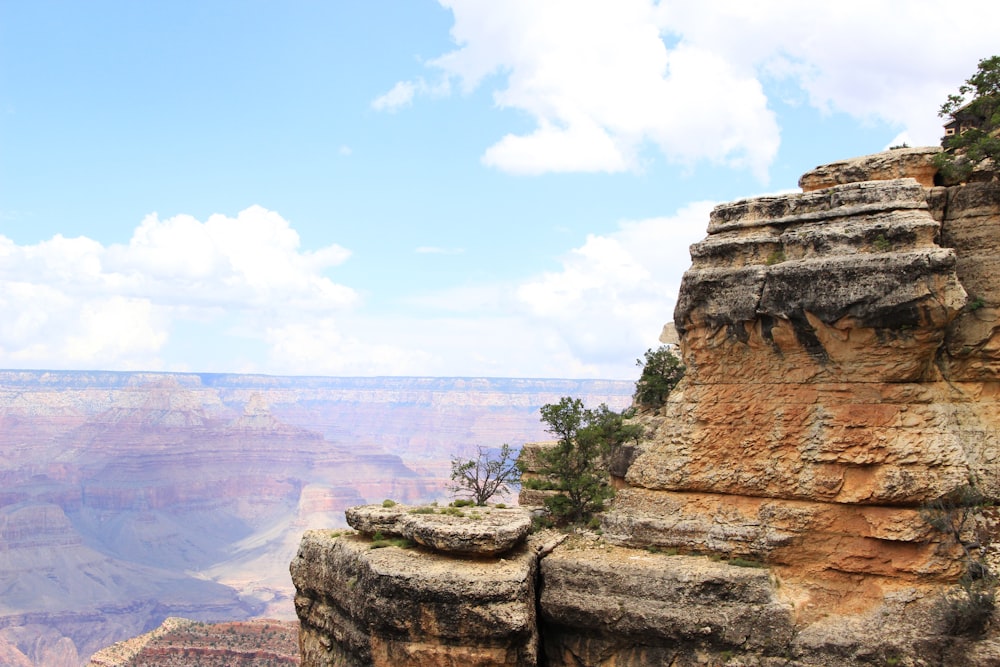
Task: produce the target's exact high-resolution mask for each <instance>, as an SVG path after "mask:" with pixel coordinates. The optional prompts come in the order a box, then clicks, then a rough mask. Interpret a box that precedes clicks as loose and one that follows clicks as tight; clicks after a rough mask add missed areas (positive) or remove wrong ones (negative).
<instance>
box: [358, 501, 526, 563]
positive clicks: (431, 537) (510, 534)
mask: <svg viewBox="0 0 1000 667" xmlns="http://www.w3.org/2000/svg"><path fill="white" fill-rule="evenodd" d="M344 514H345V516H346V517H347V524H348V525H349V526H350V527H351V528H353V529H355V530H357V531H358V532H360V533H364V534H365V535H375V534H377V533H381V534H382V535H384V536H389V537H401V538H403V539H406V540H413V541H414V542H416V543H417V544H419V545H421V546H425V547H427V548H429V549H432V550H433V551H438V552H441V553H445V554H455V555H461V556H499V555H502V554H505V553H507V552H508V551H510V550H511V549H513V548H514V547H516V546H517V545H519V544H520V543H521V542H523V541H524V538H526V537H527V536H528V530H529V529H530V528H531V516H530V515H529V514H528V513H527V512H525V511H524V510H522V509H507V508H502V509H501V508H497V507H486V508H479V507H472V508H469V509H468V510H466V511H463V510H461V509H459V508H457V507H451V508H446V509H445V508H442V509H438V508H436V507H433V506H429V505H425V506H423V507H408V506H406V505H399V504H393V505H391V506H389V507H386V506H385V505H364V506H361V507H351V508H348V509H347V511H346V512H344Z"/></svg>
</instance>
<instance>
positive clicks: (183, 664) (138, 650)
mask: <svg viewBox="0 0 1000 667" xmlns="http://www.w3.org/2000/svg"><path fill="white" fill-rule="evenodd" d="M298 664H299V644H298V626H297V624H296V623H294V622H292V621H276V620H274V619H261V620H255V621H244V622H240V623H200V622H198V621H191V620H188V619H184V618H168V619H166V620H165V621H164V622H163V623H162V624H161V625H160V627H158V628H156V629H155V630H152V631H150V632H147V633H145V634H143V635H140V636H139V637H135V638H132V639H127V640H125V641H122V642H118V643H116V644H114V645H113V646H109V647H107V648H105V649H102V650H100V651H98V652H97V653H95V654H94V655H93V656H91V659H90V662H89V663H88V667H136V666H138V665H142V667H189V666H190V665H199V666H200V667H285V666H290V665H298Z"/></svg>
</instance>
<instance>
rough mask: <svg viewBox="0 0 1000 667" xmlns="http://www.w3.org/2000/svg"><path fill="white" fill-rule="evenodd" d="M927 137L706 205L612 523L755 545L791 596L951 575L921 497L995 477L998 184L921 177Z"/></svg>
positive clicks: (848, 599) (953, 569) (671, 542)
mask: <svg viewBox="0 0 1000 667" xmlns="http://www.w3.org/2000/svg"><path fill="white" fill-rule="evenodd" d="M932 155H933V153H932V152H930V151H923V150H913V151H905V152H903V153H899V154H898V155H893V154H892V153H889V154H882V155H879V156H869V157H868V158H861V159H858V160H854V161H848V162H845V163H843V164H839V163H838V164H834V165H830V166H828V167H826V168H819V169H817V170H816V171H815V172H811V174H807V175H806V176H805V177H803V188H804V189H807V190H810V191H807V192H804V193H801V194H788V195H779V196H771V197H759V198H754V199H747V200H740V201H736V202H733V203H730V204H725V205H722V206H719V207H717V208H716V209H715V210H714V211H713V213H712V216H711V219H710V221H709V228H708V232H709V235H708V237H707V238H706V239H705V240H703V241H702V242H700V243H698V244H695V245H694V246H692V248H691V256H692V266H691V268H690V269H689V270H688V271H687V273H686V274H685V276H684V280H683V283H682V286H681V291H680V295H679V298H678V302H677V307H676V310H675V313H674V325H675V326H676V328H677V331H678V333H679V335H680V344H681V352H682V355H683V359H684V362H685V364H686V366H687V368H688V371H687V375H686V377H685V379H684V381H683V382H682V384H681V385H680V386H679V387H678V389H677V390H676V391H675V392H674V393H673V394H672V395H671V397H670V399H669V402H668V404H667V405H666V406H665V408H664V409H663V410H662V411H661V414H660V415H658V416H657V417H656V418H655V419H653V420H652V423H653V425H654V428H653V430H652V433H651V434H650V437H649V438H648V439H647V440H646V441H645V442H643V443H642V444H641V446H640V453H639V455H638V456H637V457H636V458H635V460H634V462H633V463H632V465H631V466H630V467H629V468H628V470H627V472H625V474H624V480H625V486H626V488H624V489H622V490H621V491H620V492H619V496H618V499H617V501H616V506H615V510H614V511H613V512H611V513H610V514H609V516H608V517H607V518H606V520H605V529H606V531H607V533H608V536H609V538H610V539H612V540H614V541H616V542H618V543H622V544H629V545H633V546H646V545H657V546H660V547H674V548H680V549H683V550H690V551H713V552H717V553H723V554H730V555H734V556H746V557H752V558H758V559H763V560H764V561H766V562H768V563H770V564H772V565H775V566H778V569H779V572H780V573H781V574H782V576H784V577H785V578H786V580H788V581H792V582H796V581H797V582H798V585H800V586H801V589H800V590H799V591H798V592H797V593H796V594H797V595H799V596H800V607H801V608H802V609H805V608H807V607H808V606H809V604H813V605H815V604H817V603H818V602H819V601H821V602H822V605H823V606H824V607H825V608H826V609H827V610H829V609H833V608H837V607H838V605H844V606H846V607H850V608H856V607H858V606H859V604H861V603H860V602H859V598H864V597H867V598H869V599H870V600H872V601H876V600H880V599H882V596H883V594H884V593H885V591H887V590H892V589H895V588H898V587H900V586H904V585H924V584H927V583H929V582H932V581H953V580H954V579H955V578H956V577H957V576H958V575H959V574H961V571H962V566H961V564H960V563H959V562H958V559H957V552H956V549H957V545H956V544H955V543H954V540H951V541H949V540H948V539H946V536H942V535H941V534H939V533H937V532H936V531H934V530H931V529H930V527H929V526H928V524H927V522H926V521H925V520H924V519H922V517H921V515H920V507H921V506H922V505H924V504H925V503H927V502H928V501H932V500H934V499H938V498H941V497H943V496H947V495H949V494H953V493H955V492H957V490H960V489H962V488H965V487H967V486H968V485H970V484H972V485H974V486H975V487H977V488H978V489H979V490H980V491H982V492H984V493H985V494H986V495H987V496H989V497H992V498H997V497H1000V467H998V462H1000V459H998V455H1000V410H998V401H997V398H998V396H997V392H998V389H1000V384H998V377H1000V375H998V372H997V371H998V369H1000V366H998V364H1000V334H998V332H1000V321H998V317H997V312H998V311H997V304H998V302H1000V298H998V297H1000V291H998V290H1000V279H998V272H997V269H998V268H1000V267H998V266H997V263H998V250H1000V248H998V244H1000V184H998V183H997V182H996V181H993V182H992V183H975V184H970V185H967V186H956V187H951V188H934V187H930V186H932V183H933V178H932V174H931V177H928V175H927V173H926V172H927V168H929V160H930V158H931V157H932ZM886 176H889V177H890V179H889V180H876V179H879V178H885V177H886ZM897 176H903V177H902V178H897ZM909 176H917V178H919V181H918V180H917V179H916V178H911V177H909ZM869 179H871V180H869ZM854 180H860V182H852V181H854ZM852 578H853V579H852ZM848 580H850V581H853V582H854V584H852V585H848V584H847V583H845V582H846V581H848ZM860 581H865V582H867V583H866V584H865V585H864V586H860V588H859V585H858V582H860ZM866 587H867V588H866ZM861 590H865V591H867V592H864V593H861V592H858V591H861ZM861 606H863V604H861Z"/></svg>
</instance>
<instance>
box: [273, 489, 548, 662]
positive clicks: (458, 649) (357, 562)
mask: <svg viewBox="0 0 1000 667" xmlns="http://www.w3.org/2000/svg"><path fill="white" fill-rule="evenodd" d="M379 509H381V508H379ZM414 509H415V508H402V514H400V513H397V512H396V511H395V510H396V508H392V510H393V511H391V512H387V513H384V514H382V513H379V512H377V511H375V510H374V508H371V509H369V510H367V511H364V510H362V511H353V512H352V513H351V521H352V523H354V524H355V525H357V526H359V527H360V528H361V529H362V530H363V531H364V532H363V533H358V534H348V535H342V534H339V533H336V532H333V531H319V530H315V531H309V532H307V533H306V534H305V536H304V537H303V538H302V544H301V545H300V547H299V552H298V554H297V555H296V557H295V559H294V560H293V561H292V565H291V573H292V581H293V582H294V583H295V586H296V591H297V593H296V596H295V608H296V611H297V613H298V616H299V620H300V623H301V629H300V632H299V643H300V645H301V647H302V663H303V664H304V665H380V666H384V667H389V666H393V667H395V666H404V667H405V666H407V665H410V666H412V667H434V666H436V665H437V666H441V667H445V666H447V665H469V666H471V667H487V666H489V665H533V664H536V662H537V656H538V654H537V651H538V629H537V628H538V624H537V621H536V607H535V605H536V600H535V598H536V591H535V580H536V569H537V561H538V555H537V552H538V550H540V549H541V543H540V541H539V540H538V539H535V540H533V541H532V542H530V543H526V542H525V540H524V538H525V536H526V534H527V530H526V528H527V524H528V523H530V520H529V519H528V516H527V512H525V511H524V510H500V509H496V508H470V509H469V510H468V512H467V513H466V512H464V511H459V512H454V513H450V514H447V513H437V511H435V510H433V508H425V509H427V510H430V511H429V512H428V513H418V512H414ZM379 514H381V516H378V515H379ZM404 517H408V518H410V519H412V521H402V520H401V519H403V518H404ZM439 519H443V520H444V521H440V520H439ZM484 521H485V522H489V523H491V524H492V525H493V526H494V528H495V529H497V530H496V532H498V533H500V534H503V535H506V536H511V535H520V538H519V539H514V540H510V541H509V542H507V541H505V542H507V543H505V548H504V549H503V551H502V554H503V555H502V556H500V555H499V553H498V551H497V545H496V544H495V543H494V542H492V541H490V543H488V544H483V543H482V542H481V541H480V540H479V539H472V540H468V539H456V536H459V535H463V534H464V535H466V536H468V535H470V534H480V535H481V534H482V533H483V530H482V529H481V527H480V526H481V525H482V522H484ZM442 524H444V525H446V526H447V528H445V529H442ZM382 531H387V532H386V533H383V532H382ZM404 532H405V533H410V534H416V535H421V536H423V537H425V538H426V537H427V536H428V535H432V534H433V535H436V537H435V538H433V539H430V540H428V541H429V542H431V543H432V546H431V547H430V548H428V547H414V548H400V547H399V546H392V545H386V544H382V543H379V542H377V541H376V542H373V538H378V539H382V537H383V536H384V535H389V534H401V533H404ZM445 536H446V537H445ZM443 537H444V539H442V538H443ZM442 542H445V543H447V546H445V550H444V551H442V550H441V549H439V547H440V546H441V543H442ZM473 544H481V545H482V550H481V551H480V550H475V549H473V548H472V545H473ZM455 545H460V548H459V549H456V548H455ZM404 546H406V545H404ZM378 547H382V548H378ZM457 554H461V557H459V556H457Z"/></svg>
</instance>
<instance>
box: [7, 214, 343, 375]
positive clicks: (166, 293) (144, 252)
mask: <svg viewBox="0 0 1000 667" xmlns="http://www.w3.org/2000/svg"><path fill="white" fill-rule="evenodd" d="M299 244H300V241H299V236H298V234H297V233H296V232H295V231H294V230H293V229H292V228H291V226H290V224H289V223H288V221H286V220H284V219H283V218H282V217H281V216H280V215H278V214H277V213H275V212H273V211H268V210H266V209H263V208H261V207H259V206H252V207H250V208H248V209H246V210H244V211H242V212H240V213H239V214H238V215H237V216H236V217H235V218H231V217H227V216H224V215H213V216H211V217H210V218H209V219H208V220H206V221H205V222H201V221H199V220H196V219H195V218H192V217H190V216H184V215H180V216H175V217H172V218H168V219H166V220H160V219H159V217H158V216H156V215H155V214H152V215H150V216H147V217H146V218H145V219H144V220H143V221H142V222H141V224H140V225H139V226H138V227H137V228H136V229H135V230H134V233H133V234H132V238H131V239H130V241H129V242H128V244H114V245H109V246H104V245H102V244H100V243H98V242H97V241H94V240H92V239H88V238H85V237H78V238H72V239H69V238H65V237H63V236H60V235H57V236H55V237H53V238H52V239H49V240H47V241H42V242H40V243H37V244H34V245H24V246H21V245H17V244H15V243H14V242H13V241H12V240H10V239H8V238H6V237H3V236H0V309H2V311H3V312H4V313H6V314H7V316H6V317H5V318H3V320H2V321H0V364H2V365H6V366H14V367H22V368H23V367H30V366H36V367H37V366H39V365H46V366H52V365H57V366H58V367H62V368H146V369H158V368H162V367H163V366H164V364H165V362H164V359H163V356H162V353H163V351H164V347H165V346H166V345H167V343H168V341H169V337H170V329H171V326H172V324H173V323H175V322H176V321H178V320H181V319H189V320H193V321H200V322H211V321H212V320H217V319H219V318H221V317H223V315H224V314H225V313H229V314H230V316H232V314H234V313H235V316H236V317H239V318H242V320H243V321H244V322H245V323H247V324H246V328H247V329H249V330H254V329H257V330H260V329H262V328H263V327H264V325H266V322H267V321H268V318H282V317H296V316H304V315H309V316H319V315H322V314H328V313H330V312H335V311H344V310H345V309H348V308H350V307H351V306H353V305H354V304H355V303H356V302H357V301H358V295H357V293H356V292H355V290H353V289H352V288H349V287H346V286H344V285H340V284H337V283H335V282H333V281H332V280H331V279H330V278H328V277H327V276H325V275H324V271H325V270H327V269H329V268H331V267H334V266H337V265H339V264H341V263H343V262H344V261H346V260H347V258H348V257H349V256H350V253H349V252H348V251H347V250H346V249H344V248H342V247H340V246H337V245H330V246H327V247H325V248H320V249H318V250H315V251H304V250H301V249H300V248H299ZM262 322H263V324H262ZM206 345H207V346H208V345H210V342H209V341H206Z"/></svg>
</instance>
